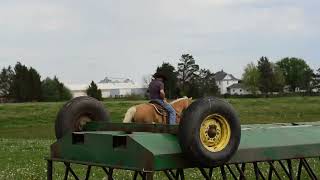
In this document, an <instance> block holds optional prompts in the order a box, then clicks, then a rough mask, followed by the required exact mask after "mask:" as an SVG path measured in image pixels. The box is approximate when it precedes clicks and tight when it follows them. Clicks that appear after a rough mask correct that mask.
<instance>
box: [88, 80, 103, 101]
mask: <svg viewBox="0 0 320 180" xmlns="http://www.w3.org/2000/svg"><path fill="white" fill-rule="evenodd" d="M86 92H87V95H88V96H91V97H93V98H96V99H97V100H99V101H101V100H102V93H101V90H100V89H98V86H97V85H96V83H94V81H91V84H90V85H89V87H88V89H87V91H86Z"/></svg>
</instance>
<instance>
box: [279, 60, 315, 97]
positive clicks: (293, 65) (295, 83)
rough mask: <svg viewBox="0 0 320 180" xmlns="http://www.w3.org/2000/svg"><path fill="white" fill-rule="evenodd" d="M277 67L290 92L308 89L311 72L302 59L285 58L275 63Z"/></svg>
mask: <svg viewBox="0 0 320 180" xmlns="http://www.w3.org/2000/svg"><path fill="white" fill-rule="evenodd" d="M277 65H278V66H279V67H280V68H281V69H282V71H283V73H284V77H285V82H286V84H287V85H289V86H290V90H291V91H295V89H296V88H297V87H298V88H302V89H305V90H308V89H310V86H311V84H310V82H311V80H312V74H313V71H312V70H311V68H310V67H309V65H308V64H307V63H306V62H305V61H304V60H303V59H299V58H295V57H292V58H289V57H287V58H284V59H282V60H280V61H279V62H277Z"/></svg>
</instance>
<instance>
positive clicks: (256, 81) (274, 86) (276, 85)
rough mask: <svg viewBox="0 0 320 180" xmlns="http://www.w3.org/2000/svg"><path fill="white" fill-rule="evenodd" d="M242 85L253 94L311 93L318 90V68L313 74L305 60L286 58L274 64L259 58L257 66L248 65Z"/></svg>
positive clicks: (319, 80) (253, 64) (319, 75)
mask: <svg viewBox="0 0 320 180" xmlns="http://www.w3.org/2000/svg"><path fill="white" fill-rule="evenodd" d="M242 81H243V83H244V85H245V86H246V87H247V88H248V90H249V91H250V92H252V93H253V94H257V93H263V94H268V93H271V92H283V91H284V89H286V91H287V92H296V91H298V90H300V91H301V90H303V91H306V92H311V91H312V90H313V89H319V84H320V68H319V69H318V70H316V71H315V72H314V70H312V69H311V68H310V66H309V65H308V64H307V63H306V61H305V60H303V59H300V58H295V57H291V58H289V57H286V58H283V59H281V60H279V61H277V62H276V63H272V62H270V60H269V59H268V58H267V57H261V58H260V59H259V60H258V62H257V64H255V63H250V64H248V65H247V66H246V67H245V69H244V73H243V75H242Z"/></svg>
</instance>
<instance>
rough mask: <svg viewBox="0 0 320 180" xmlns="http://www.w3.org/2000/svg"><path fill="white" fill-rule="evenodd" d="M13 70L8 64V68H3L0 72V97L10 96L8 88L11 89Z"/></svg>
mask: <svg viewBox="0 0 320 180" xmlns="http://www.w3.org/2000/svg"><path fill="white" fill-rule="evenodd" d="M13 77H14V72H13V70H12V68H11V66H9V67H8V68H3V69H2V71H1V74H0V97H6V98H8V97H9V96H10V90H11V89H12V88H11V86H12V82H13Z"/></svg>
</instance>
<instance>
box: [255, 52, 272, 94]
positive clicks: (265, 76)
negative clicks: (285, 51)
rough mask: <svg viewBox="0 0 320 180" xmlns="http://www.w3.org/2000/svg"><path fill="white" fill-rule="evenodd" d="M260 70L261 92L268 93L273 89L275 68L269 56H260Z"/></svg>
mask: <svg viewBox="0 0 320 180" xmlns="http://www.w3.org/2000/svg"><path fill="white" fill-rule="evenodd" d="M258 70H259V72H260V78H259V89H260V90H261V92H263V93H266V94H268V93H269V92H271V91H272V90H273V88H272V81H273V80H272V77H273V69H272V65H271V63H270V62H269V59H268V58H267V57H263V56H262V57H261V58H260V60H259V61H258Z"/></svg>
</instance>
